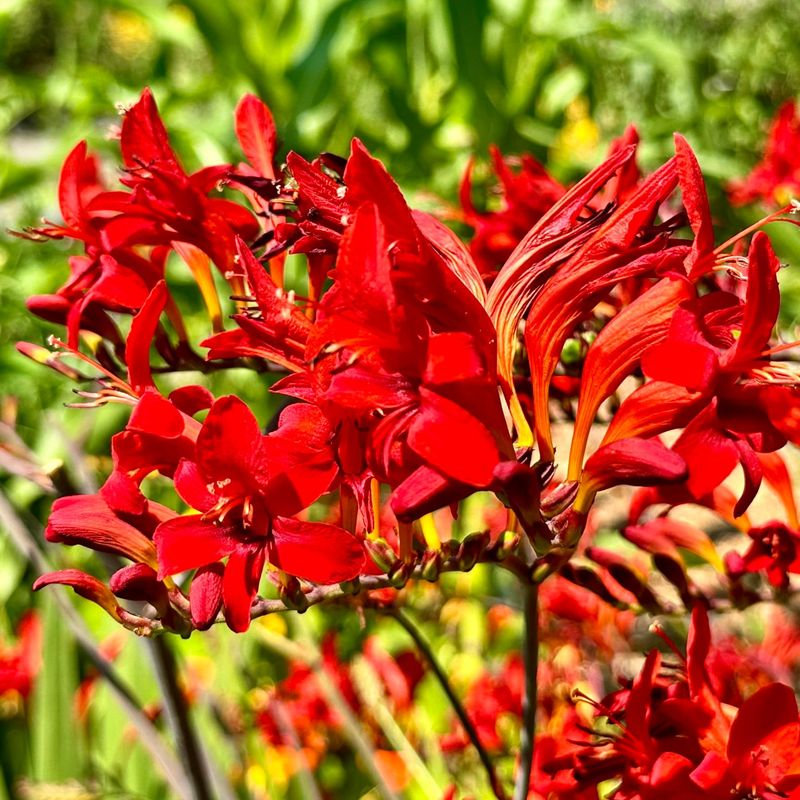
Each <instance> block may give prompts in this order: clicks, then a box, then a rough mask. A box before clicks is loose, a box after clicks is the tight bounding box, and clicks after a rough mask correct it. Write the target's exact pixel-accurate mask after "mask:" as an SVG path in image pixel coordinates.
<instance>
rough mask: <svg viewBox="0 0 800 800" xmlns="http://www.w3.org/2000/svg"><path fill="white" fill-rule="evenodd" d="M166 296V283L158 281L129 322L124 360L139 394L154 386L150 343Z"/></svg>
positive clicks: (129, 376)
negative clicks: (140, 308) (129, 328)
mask: <svg viewBox="0 0 800 800" xmlns="http://www.w3.org/2000/svg"><path fill="white" fill-rule="evenodd" d="M168 297H169V293H168V291H167V284H166V283H164V281H159V282H158V283H157V284H156V285H155V286H154V287H153V290H152V291H151V292H150V294H149V295H148V296H147V300H145V302H144V305H143V306H142V310H141V311H140V312H139V313H138V314H137V315H136V316H135V317H134V318H133V322H131V330H130V333H129V334H128V341H127V343H126V345H125V361H126V363H127V365H128V382H129V383H130V385H131V386H132V387H133V388H134V389H135V390H136V391H137V392H139V393H140V394H141V393H142V392H143V391H144V390H145V389H147V388H149V387H153V386H154V384H153V377H152V374H151V372H150V344H151V343H152V341H153V337H154V336H155V332H156V327H157V326H158V320H159V318H160V317H161V313H162V312H163V311H164V308H165V307H166V305H167V299H168Z"/></svg>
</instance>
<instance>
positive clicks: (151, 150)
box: [120, 89, 182, 172]
mask: <svg viewBox="0 0 800 800" xmlns="http://www.w3.org/2000/svg"><path fill="white" fill-rule="evenodd" d="M120 148H121V150H122V157H123V158H124V159H125V166H126V167H128V168H130V169H141V168H142V167H144V168H145V169H147V168H148V167H149V166H152V165H153V164H159V165H160V166H162V167H163V166H167V167H173V168H176V169H178V170H180V166H179V164H178V161H177V159H176V158H175V153H174V152H173V151H172V147H171V146H170V143H169V137H168V136H167V130H166V128H165V127H164V123H163V122H162V121H161V117H160V116H159V115H158V108H157V106H156V101H155V100H154V99H153V94H152V92H151V91H150V89H145V90H144V91H143V92H142V95H141V97H140V98H139V100H138V102H137V103H136V104H135V105H133V106H132V107H131V108H130V109H129V110H128V111H127V112H126V114H125V118H124V119H123V121H122V132H121V134H120ZM181 172H182V170H181Z"/></svg>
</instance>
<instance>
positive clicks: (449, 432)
mask: <svg viewBox="0 0 800 800" xmlns="http://www.w3.org/2000/svg"><path fill="white" fill-rule="evenodd" d="M419 392H420V399H421V402H420V406H419V410H418V412H417V413H416V414H415V415H414V418H413V420H412V422H411V425H410V427H409V429H408V445H409V447H410V448H411V449H412V450H413V451H414V452H415V453H417V454H418V455H419V456H420V457H421V458H423V459H424V460H425V461H427V462H428V463H429V464H431V466H433V467H435V468H436V469H438V470H441V471H442V472H443V473H444V474H445V475H448V476H449V477H451V478H454V479H455V480H457V481H461V482H462V483H468V484H471V485H473V486H488V485H489V484H490V483H491V482H492V479H493V471H494V468H495V466H496V465H497V463H498V462H499V461H500V460H501V457H500V453H499V451H498V449H497V443H496V442H495V439H494V437H493V436H492V434H491V433H490V432H489V431H488V430H487V429H486V428H485V427H484V425H483V423H482V422H481V421H480V420H479V419H478V418H477V417H474V416H473V415H472V414H470V413H469V412H468V411H466V410H464V409H463V408H462V407H461V406H459V405H457V404H456V403H454V402H452V401H451V400H448V399H447V398H446V397H443V396H442V395H440V394H438V393H436V392H433V391H430V390H429V389H426V388H425V387H424V386H421V387H420V389H419Z"/></svg>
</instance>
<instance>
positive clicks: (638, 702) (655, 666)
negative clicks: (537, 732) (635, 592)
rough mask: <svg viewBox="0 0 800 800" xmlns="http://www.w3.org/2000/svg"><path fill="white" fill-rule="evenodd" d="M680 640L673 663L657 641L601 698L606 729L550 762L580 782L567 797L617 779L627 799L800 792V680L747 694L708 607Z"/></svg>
mask: <svg viewBox="0 0 800 800" xmlns="http://www.w3.org/2000/svg"><path fill="white" fill-rule="evenodd" d="M667 642H668V643H669V644H671V642H669V640H667ZM671 646H672V649H673V650H674V653H675V655H676V656H677V657H678V659H679V663H677V664H670V665H667V664H666V663H665V662H664V661H663V659H662V656H661V653H660V652H659V651H657V650H653V651H652V652H651V653H650V654H649V655H648V656H647V659H646V660H645V663H644V666H643V667H642V670H641V672H640V673H639V674H638V676H637V677H636V678H635V679H634V680H633V682H632V683H631V684H630V685H628V686H625V687H624V688H623V689H620V690H618V691H616V692H614V693H612V694H610V695H608V696H607V697H605V698H604V699H603V700H602V701H600V702H595V703H594V706H595V715H596V718H597V720H598V723H599V721H600V720H602V719H604V720H605V721H606V727H605V728H604V729H603V730H602V731H601V732H599V733H598V734H597V737H596V738H595V739H594V740H593V741H591V742H589V743H587V744H586V745H585V746H584V747H576V748H574V750H573V752H571V753H569V754H567V755H563V756H561V757H559V758H556V759H553V761H552V762H551V763H550V764H549V765H547V766H546V767H545V769H546V770H548V771H549V772H550V773H552V774H558V773H560V772H569V773H570V775H571V779H572V780H573V781H574V790H573V791H572V792H570V793H568V794H563V795H560V796H563V797H576V798H577V797H596V796H597V795H596V788H595V787H596V786H597V785H598V784H599V783H601V782H603V781H606V780H610V779H616V780H617V781H618V785H617V788H616V789H615V790H614V793H613V795H612V796H613V797H614V798H619V799H620V800H622V799H623V798H625V799H630V800H638V798H653V800H660V798H664V800H667V798H673V797H686V798H698V800H699V798H709V797H710V798H720V799H722V798H726V799H727V798H740V799H741V800H745V799H746V798H755V797H763V798H779V797H781V798H787V797H797V796H798V787H800V760H798V746H799V745H800V717H799V716H798V710H797V701H796V698H795V696H794V692H793V691H792V689H791V688H790V687H789V686H786V685H785V684H782V683H777V682H768V683H765V684H764V685H762V686H761V687H760V688H759V689H758V690H757V691H755V692H754V693H753V694H751V695H750V696H749V697H747V698H746V699H743V698H742V695H741V692H740V688H739V685H738V681H737V668H738V666H739V665H738V664H736V665H735V666H734V665H730V664H728V665H726V664H725V663H724V661H722V660H721V659H720V658H719V655H718V654H716V653H714V652H713V651H712V648H711V636H710V628H709V623H708V616H707V614H706V612H705V610H704V609H702V607H700V606H698V607H697V608H696V609H695V611H694V613H693V614H692V624H691V627H690V630H689V639H688V642H687V654H686V657H685V658H684V657H683V656H682V654H681V653H680V652H679V651H678V650H677V648H676V647H675V646H674V645H671ZM712 661H713V666H714V667H715V669H713V670H712V669H711V668H710V665H711V664H712ZM726 666H727V669H726ZM587 790H588V793H587Z"/></svg>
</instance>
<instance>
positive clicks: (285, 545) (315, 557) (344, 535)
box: [269, 517, 365, 584]
mask: <svg viewBox="0 0 800 800" xmlns="http://www.w3.org/2000/svg"><path fill="white" fill-rule="evenodd" d="M272 533H273V537H274V540H273V543H272V544H271V545H270V546H269V561H270V563H271V564H273V565H274V566H276V567H278V568H279V569H282V570H284V572H288V573H289V574H290V575H294V576H295V577H297V578H302V579H303V580H307V581H311V582H313V583H323V584H327V583H341V582H342V581H349V580H352V579H353V578H355V577H356V576H357V575H359V574H360V573H361V570H362V568H363V567H364V561H365V555H364V548H363V546H362V545H361V543H360V542H359V541H358V539H356V538H355V536H353V534H351V533H349V532H348V531H346V530H344V529H343V528H339V527H337V526H336V525H328V524H327V523H324V522H305V521H302V520H299V519H291V518H289V517H278V518H277V519H275V520H274V522H273V526H272Z"/></svg>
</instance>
